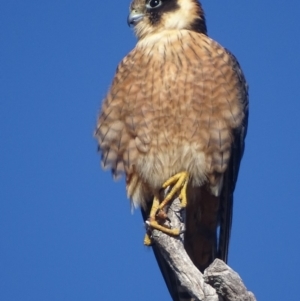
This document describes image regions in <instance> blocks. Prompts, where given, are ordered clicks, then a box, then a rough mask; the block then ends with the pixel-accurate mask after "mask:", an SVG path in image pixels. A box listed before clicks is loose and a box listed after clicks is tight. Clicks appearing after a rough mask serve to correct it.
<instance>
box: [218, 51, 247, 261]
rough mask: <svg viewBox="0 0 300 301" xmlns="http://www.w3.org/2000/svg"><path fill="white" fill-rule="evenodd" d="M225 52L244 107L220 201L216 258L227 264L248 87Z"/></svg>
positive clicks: (237, 67)
mask: <svg viewBox="0 0 300 301" xmlns="http://www.w3.org/2000/svg"><path fill="white" fill-rule="evenodd" d="M226 52H227V53H228V54H229V55H230V57H231V60H232V66H233V69H234V70H235V72H236V74H237V76H238V78H239V81H240V97H241V98H240V101H241V103H242V104H243V107H244V115H245V117H244V122H243V124H242V126H241V127H240V128H238V129H236V130H234V133H233V136H234V137H233V143H232V150H231V158H230V162H229V165H228V168H227V170H226V172H225V174H224V180H223V189H222V192H221V199H220V217H219V218H220V236H219V243H218V253H217V257H218V258H220V259H222V260H223V261H225V262H227V258H228V246H229V239H230V231H231V223H232V209H233V192H234V189H235V185H236V181H237V177H238V173H239V168H240V163H241V159H242V157H243V154H244V148H245V137H246V134H247V126H248V107H249V105H248V86H247V83H246V80H245V77H244V74H243V72H242V70H241V68H240V65H239V63H238V61H237V60H236V58H235V57H234V55H233V54H231V53H230V52H229V51H228V50H226Z"/></svg>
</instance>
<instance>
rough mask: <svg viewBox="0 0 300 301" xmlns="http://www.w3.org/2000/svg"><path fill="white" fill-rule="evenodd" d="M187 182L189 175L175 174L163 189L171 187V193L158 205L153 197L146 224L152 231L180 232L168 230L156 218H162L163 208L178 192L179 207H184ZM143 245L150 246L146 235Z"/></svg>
mask: <svg viewBox="0 0 300 301" xmlns="http://www.w3.org/2000/svg"><path fill="white" fill-rule="evenodd" d="M188 180H189V175H188V173H187V172H181V173H178V174H176V175H175V176H173V177H171V178H170V179H168V180H167V181H166V182H165V183H164V184H163V186H162V187H163V188H167V187H168V186H173V187H172V189H171V191H170V192H169V193H168V194H167V195H166V197H165V199H164V200H163V201H162V202H161V203H159V199H158V198H157V197H154V199H153V204H152V208H151V211H150V216H149V220H148V221H147V222H146V223H147V225H148V226H149V227H151V228H153V229H157V230H160V231H162V232H164V233H166V234H169V235H175V236H177V235H179V234H180V230H179V229H169V228H167V227H165V226H163V225H161V224H159V223H158V222H157V220H156V219H157V218H159V217H160V219H161V217H162V216H164V214H162V213H164V212H163V209H164V207H165V206H166V205H167V204H168V203H169V202H170V201H172V200H173V198H174V196H175V194H176V193H178V192H179V191H180V194H179V198H180V201H181V206H182V207H186V205H187V196H186V189H187V184H188ZM144 244H145V245H146V246H150V245H151V244H152V241H151V238H150V236H149V234H148V233H147V234H146V236H145V238H144Z"/></svg>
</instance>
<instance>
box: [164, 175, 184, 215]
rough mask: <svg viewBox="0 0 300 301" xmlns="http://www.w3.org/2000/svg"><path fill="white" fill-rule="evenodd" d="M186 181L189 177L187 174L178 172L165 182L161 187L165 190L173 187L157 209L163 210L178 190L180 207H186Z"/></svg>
mask: <svg viewBox="0 0 300 301" xmlns="http://www.w3.org/2000/svg"><path fill="white" fill-rule="evenodd" d="M188 180H189V175H188V173H187V172H180V173H178V174H176V175H175V176H173V177H172V178H170V179H169V180H167V181H166V182H165V183H164V184H163V186H162V187H163V188H167V187H168V186H170V185H173V187H172V189H171V191H170V192H169V193H168V194H167V196H166V197H165V199H164V200H163V201H162V202H161V204H160V205H159V209H162V208H164V207H165V206H166V205H167V203H169V202H170V201H171V200H172V199H173V197H174V195H175V194H176V193H177V192H178V191H179V190H180V194H179V198H180V200H181V206H182V207H186V205H187V196H186V188H187V184H188Z"/></svg>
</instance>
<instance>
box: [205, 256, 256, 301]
mask: <svg viewBox="0 0 300 301" xmlns="http://www.w3.org/2000/svg"><path fill="white" fill-rule="evenodd" d="M204 281H205V282H206V283H209V284H210V285H211V286H212V287H214V288H215V289H216V291H217V293H218V294H219V295H221V296H223V297H224V300H225V301H256V299H255V296H254V295H253V293H252V292H249V291H248V290H247V288H246V287H245V285H244V283H243V281H242V279H241V278H240V276H239V275H238V273H236V272H235V271H234V270H232V269H231V268H230V267H229V266H228V265H227V264H225V262H224V261H222V260H220V259H215V261H214V262H213V263H212V264H211V265H210V266H209V267H208V268H207V269H206V270H205V271H204Z"/></svg>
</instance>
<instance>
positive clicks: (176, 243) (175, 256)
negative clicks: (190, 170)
mask: <svg viewBox="0 0 300 301" xmlns="http://www.w3.org/2000/svg"><path fill="white" fill-rule="evenodd" d="M167 214H168V219H169V221H166V224H167V225H168V226H169V227H170V228H179V229H181V230H182V231H183V232H184V228H185V224H184V220H183V216H184V210H182V208H181V206H180V200H179V199H178V198H176V199H175V200H174V201H173V202H172V203H171V205H170V207H169V208H168V210H167ZM152 240H153V242H154V243H155V244H156V245H157V247H158V248H159V249H160V251H161V253H162V254H163V256H164V258H165V260H166V261H167V263H168V264H169V266H170V267H171V269H172V271H173V272H174V273H175V275H176V277H177V279H178V280H179V282H180V283H181V286H182V287H183V288H184V289H185V290H186V291H187V292H188V293H189V294H190V295H191V296H192V297H193V298H194V300H195V301H222V300H225V301H233V300H234V301H256V299H255V297H254V295H253V294H252V293H251V292H248V291H247V289H246V287H245V286H244V284H243V282H242V280H241V278H240V277H239V275H238V274H237V273H236V272H234V271H233V270H232V269H231V268H230V267H229V266H227V265H226V264H225V263H224V262H223V261H221V260H219V259H216V260H215V261H214V262H213V263H212V264H211V265H210V266H209V267H208V268H207V269H206V270H205V273H204V275H203V274H202V273H201V272H200V271H199V270H198V269H197V268H196V267H195V266H194V264H193V262H192V261H191V259H190V258H189V256H188V254H187V253H186V251H185V249H184V245H183V233H182V234H181V235H180V236H179V237H173V236H169V235H167V234H165V233H163V232H161V231H159V230H153V231H152Z"/></svg>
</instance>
